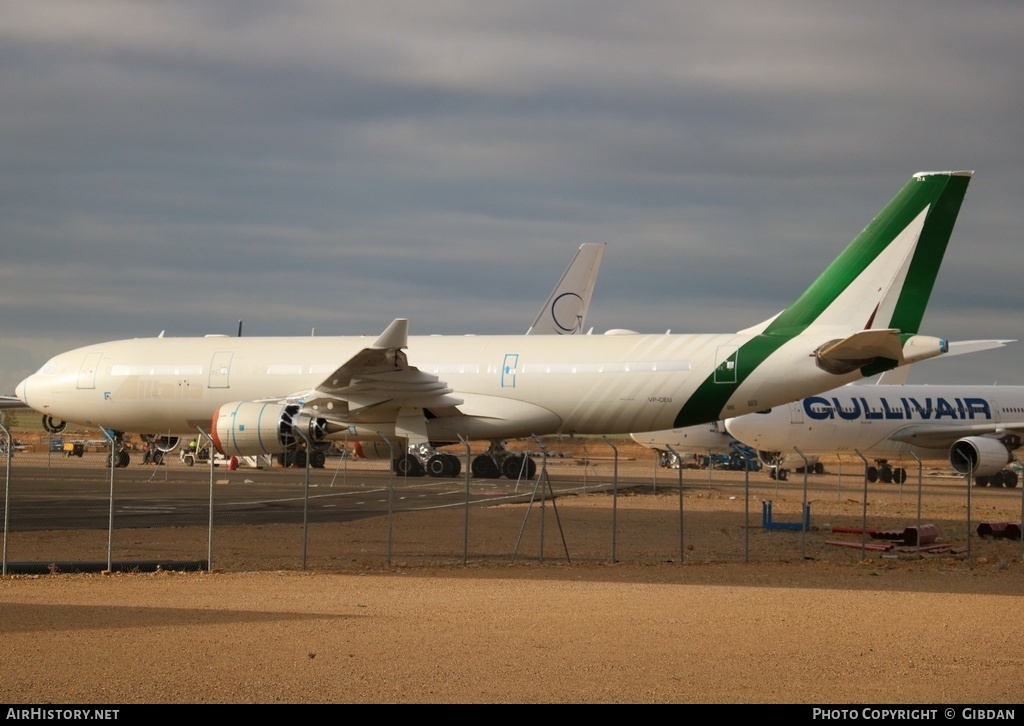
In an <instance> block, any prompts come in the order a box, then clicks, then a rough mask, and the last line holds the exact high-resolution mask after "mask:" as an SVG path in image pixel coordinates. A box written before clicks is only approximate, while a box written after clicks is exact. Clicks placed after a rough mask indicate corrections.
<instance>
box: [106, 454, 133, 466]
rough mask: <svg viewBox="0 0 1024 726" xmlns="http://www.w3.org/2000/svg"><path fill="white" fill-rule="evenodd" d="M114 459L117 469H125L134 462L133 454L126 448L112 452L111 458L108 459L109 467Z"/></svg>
mask: <svg viewBox="0 0 1024 726" xmlns="http://www.w3.org/2000/svg"><path fill="white" fill-rule="evenodd" d="M111 460H113V462H114V468H115V469H123V468H125V467H126V466H128V465H129V464H130V463H131V462H132V457H131V454H129V453H128V452H127V451H125V450H124V449H122V450H120V451H115V452H114V453H113V454H111V456H110V458H109V459H107V468H108V469H109V468H110V462H111Z"/></svg>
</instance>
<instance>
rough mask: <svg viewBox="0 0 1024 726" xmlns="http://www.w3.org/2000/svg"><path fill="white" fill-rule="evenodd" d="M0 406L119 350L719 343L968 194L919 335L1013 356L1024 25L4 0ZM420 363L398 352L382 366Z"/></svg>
mask: <svg viewBox="0 0 1024 726" xmlns="http://www.w3.org/2000/svg"><path fill="white" fill-rule="evenodd" d="M3 9H4V12H3V14H2V16H0V140H2V143H0V254H2V265H0V393H8V394H9V393H13V391H14V388H15V386H16V384H17V382H18V381H20V380H21V379H22V378H24V377H25V376H27V375H29V374H30V373H32V372H34V371H35V370H37V369H38V368H39V367H40V366H41V365H42V364H43V363H44V362H45V361H46V360H47V359H48V358H49V357H51V356H52V355H55V354H57V353H60V352H63V351H65V350H68V349H71V348H74V347H78V346H81V345H86V344H91V343H97V342H102V341H106V340H117V339H123V338H137V337H149V336H156V335H158V334H160V332H161V331H166V335H168V336H188V335H204V334H208V333H223V334H232V335H233V334H236V333H237V329H238V325H239V321H240V320H241V321H243V331H244V333H243V334H245V335H297V336H305V335H310V334H311V333H314V332H315V334H316V335H356V334H367V335H376V334H378V333H380V332H381V331H383V330H384V328H385V327H387V325H388V323H390V322H391V320H393V319H394V318H396V317H407V318H409V319H410V333H411V334H412V335H419V334H462V333H475V334H491V333H493V334H519V333H523V332H525V331H526V329H527V327H529V325H530V323H532V321H533V319H534V317H535V316H536V314H537V311H538V309H539V307H540V305H541V303H542V302H543V301H544V299H545V298H546V297H547V296H548V294H549V293H550V291H551V289H552V288H553V287H554V285H555V283H556V282H557V281H558V278H559V277H560V276H561V274H562V272H563V271H564V269H565V267H566V265H568V263H569V260H570V259H571V258H572V256H573V255H574V254H575V252H576V250H577V249H578V247H579V245H580V244H582V243H584V242H600V243H604V244H606V245H607V248H606V251H605V254H604V259H603V264H602V268H601V272H600V275H599V277H598V281H597V287H596V291H595V293H594V299H593V302H592V304H591V308H590V315H589V319H588V327H589V326H592V327H593V328H594V332H595V333H600V332H602V331H604V330H607V329H610V328H629V329H633V330H638V331H641V332H664V331H666V330H671V331H672V332H676V333H690V332H692V333H701V332H712V333H719V332H733V331H737V330H740V329H742V328H746V327H748V326H751V325H754V324H756V323H758V322H760V321H762V320H764V319H766V318H767V317H769V316H770V315H773V314H774V313H776V312H778V311H779V310H781V309H783V308H784V307H785V306H786V305H788V304H789V303H790V302H792V301H793V300H795V299H796V298H797V297H798V296H799V295H800V293H802V292H803V291H804V290H805V289H806V288H807V287H808V286H809V285H810V284H811V282H812V281H813V280H814V279H815V277H817V275H818V274H820V273H821V271H823V270H824V269H825V267H826V266H827V265H828V264H829V263H830V262H831V261H832V260H833V259H834V258H835V257H836V256H837V255H838V254H839V253H840V252H841V251H842V249H843V248H844V247H845V246H846V245H847V244H848V243H849V242H850V241H851V240H852V239H853V238H854V237H855V236H856V235H857V233H858V232H859V231H860V230H861V229H862V228H863V227H864V226H865V225H866V224H867V223H868V222H869V221H870V220H871V218H872V217H873V216H874V215H875V214H876V213H877V212H878V211H880V210H881V208H882V207H883V206H884V205H885V203H886V202H888V200H889V199H890V198H891V197H892V196H893V195H895V194H896V192H897V191H899V189H900V188H901V187H902V186H903V185H904V184H905V183H906V182H907V181H908V180H909V179H910V177H911V176H912V175H913V174H914V173H915V172H918V171H931V170H973V171H974V172H975V174H974V178H973V179H972V181H971V184H970V186H969V188H968V192H967V197H966V199H965V201H964V204H963V206H962V208H961V212H960V217H959V220H958V222H957V226H956V228H955V229H954V231H953V237H952V239H951V241H950V245H949V249H948V250H947V253H946V255H945V258H944V260H943V263H942V268H941V271H940V275H939V279H938V282H937V284H936V287H935V290H934V292H933V294H932V297H931V300H930V301H929V304H928V308H927V311H926V313H925V316H924V320H923V323H922V329H921V331H920V332H921V333H923V334H927V335H935V336H939V337H943V338H947V339H949V340H973V339H979V338H996V339H1013V340H1019V341H1020V342H1018V343H1012V344H1009V345H1007V346H1006V347H1005V348H1002V349H999V350H995V351H989V352H985V353H977V354H973V355H967V356H959V357H955V358H949V359H946V360H937V361H930V362H927V363H921V364H918V365H917V366H915V368H914V369H913V370H912V371H911V375H910V380H911V382H914V383H957V382H960V383H981V384H988V383H1001V384H1018V385H1024V368H1022V366H1021V365H1019V363H1018V361H1019V360H1020V357H1021V355H1022V354H1024V317H1022V315H1021V310H1022V308H1024V276H1022V275H1021V273H1022V271H1024V258H1022V255H1021V252H1020V249H1021V245H1020V241H1021V235H1022V230H1024V225H1022V219H1024V216H1022V215H1024V204H1022V202H1024V199H1022V192H1024V150H1022V141H1024V73H1022V69H1024V3H1007V2H1003V1H1002V0H999V1H987V0H981V1H979V2H973V3H959V2H945V1H943V0H904V1H902V2H899V3H892V2H890V1H889V0H885V1H878V0H866V1H864V2H857V3H838V2H820V1H818V0H815V1H813V2H810V1H807V2H804V1H800V0H749V1H741V2H729V1H728V0H714V1H713V2H700V1H698V2H687V3H675V2H649V1H646V0H639V1H634V2H630V3H617V2H604V1H591V2H578V1H576V0H564V1H556V2H551V0H544V1H543V2H539V1H538V2H534V1H532V0H525V1H522V2H515V3H508V2H486V1H482V0H469V1H466V2H462V1H461V0H455V1H447V0H435V2H431V3H424V2H414V1H412V0H408V1H405V0H376V1H375V2H372V3H367V2H344V1H341V2H339V1H337V0H322V1H320V0H293V1H291V2H288V3H279V2H267V1H265V0H223V1H222V2H209V1H208V0H196V1H195V2H188V1H176V0H166V1H164V2H158V3H155V2H120V1H116V0H106V1H102V2H101V1H94V0H70V1H66V2H63V1H61V0H47V2H39V1H38V0H4V2H3ZM408 354H409V358H410V361H411V362H412V363H413V364H415V350H413V349H410V350H409V351H408Z"/></svg>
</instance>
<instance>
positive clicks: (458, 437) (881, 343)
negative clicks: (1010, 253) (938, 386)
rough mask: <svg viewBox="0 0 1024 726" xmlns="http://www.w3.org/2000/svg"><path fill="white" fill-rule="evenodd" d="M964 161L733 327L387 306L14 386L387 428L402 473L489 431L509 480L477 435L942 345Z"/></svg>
mask: <svg viewBox="0 0 1024 726" xmlns="http://www.w3.org/2000/svg"><path fill="white" fill-rule="evenodd" d="M972 174H973V172H969V171H953V172H922V173H918V174H915V175H914V176H913V177H912V178H911V179H910V181H909V182H908V183H907V184H906V185H905V186H904V187H903V189H902V190H901V191H900V192H899V193H898V194H897V195H896V196H895V197H894V198H893V199H892V200H891V201H890V202H889V203H888V204H887V205H886V206H885V208H884V209H883V210H882V211H881V212H880V213H879V214H878V215H877V216H876V217H875V218H874V219H873V220H872V221H871V222H870V223H869V224H868V225H867V227H865V228H864V230H863V231H862V232H861V233H860V234H858V235H857V237H856V238H855V239H854V240H853V242H851V243H850V245H849V246H848V247H847V248H846V249H845V250H844V251H843V252H842V253H841V254H840V255H839V257H838V258H836V259H835V261H833V263H832V264H831V265H829V267H828V268H827V269H826V270H825V271H824V272H823V273H822V274H821V276H820V277H819V278H818V279H817V280H815V282H814V283H812V284H811V286H810V287H809V288H808V289H807V290H806V291H805V292H804V293H803V294H802V295H801V296H800V297H799V298H798V299H797V300H796V301H795V302H794V303H793V304H792V305H790V306H789V307H788V308H786V309H785V310H783V311H782V312H780V313H778V314H777V315H775V316H773V317H771V318H769V319H768V320H765V321H764V322H762V323H760V324H758V325H755V326H754V327H751V328H747V329H746V330H742V331H739V332H737V333H725V334H689V335H688V334H667V333H666V334H656V335H652V334H637V333H630V334H619V335H596V336H595V335H571V336H569V335H567V336H551V335H548V336H533V335H523V336H414V337H411V338H410V337H409V334H408V331H409V321H408V320H407V319H405V318H398V319H396V320H394V321H393V322H392V323H391V324H390V325H388V326H387V328H386V329H385V330H384V332H383V333H381V335H380V336H378V337H377V338H376V339H373V338H368V337H328V336H324V337H274V338H267V337H249V338H243V337H203V338H166V337H158V338H148V339H134V340H122V341H114V342H109V343H100V344H96V345H90V346H86V347H84V348H79V349H76V350H73V351H70V352H67V353H63V354H60V355H57V356H55V357H54V358H52V359H50V360H49V361H48V362H47V363H46V364H45V365H43V367H42V368H41V369H40V370H39V371H38V372H37V373H35V374H33V375H32V376H29V377H28V378H26V379H25V380H24V381H22V382H21V383H20V384H19V385H18V387H17V391H16V393H17V396H18V398H19V399H21V400H22V401H23V402H24V403H25V404H26V405H27V406H28V407H30V408H32V409H35V410H36V411H39V412H41V413H43V414H44V416H45V417H46V418H47V419H48V420H49V422H50V425H51V426H55V425H59V423H58V422H59V421H75V422H78V423H82V424H87V425H94V426H101V427H103V428H105V429H107V430H109V431H112V432H115V434H116V432H124V431H140V432H142V431H146V432H159V433H163V432H168V433H172V434H177V435H194V434H195V432H196V431H197V430H198V431H204V432H208V433H209V435H210V436H211V438H212V439H213V441H214V445H215V446H216V447H217V449H218V450H219V451H220V452H221V453H223V454H225V455H236V456H251V455H259V454H278V453H281V452H286V451H290V450H294V449H296V448H298V447H302V446H306V447H309V446H311V445H314V444H316V443H319V442H325V441H331V440H337V439H343V438H349V439H357V438H363V439H366V438H372V437H377V438H385V439H387V440H388V441H392V442H395V443H396V449H397V450H398V451H400V452H401V454H400V455H396V456H395V458H394V467H395V470H396V471H397V472H398V473H402V474H407V475H420V474H423V473H424V472H425V473H429V474H431V475H433V476H451V475H453V473H454V472H457V471H458V463H457V462H458V457H456V456H455V455H454V454H449V453H445V452H441V451H438V450H437V447H439V446H443V445H447V444H454V443H458V442H460V441H468V440H488V441H491V442H492V446H491V447H490V448H489V449H488V451H487V452H485V453H483V454H479V455H478V456H476V457H475V458H474V460H473V462H472V473H473V474H474V475H475V476H477V477H495V476H500V475H501V474H502V473H504V474H505V475H506V476H508V475H509V474H513V475H515V474H517V473H518V472H519V471H520V469H521V466H522V461H521V460H520V457H518V456H516V455H512V454H509V453H508V452H506V451H504V449H503V447H500V446H495V445H494V444H493V442H498V441H501V440H504V439H509V438H519V437H528V436H544V435H550V434H558V433H562V434H605V435H610V434H620V433H621V434H628V433H630V432H634V431H654V430H660V429H667V428H673V427H679V426H688V425H692V424H697V423H702V422H707V421H714V420H716V419H724V418H730V417H733V416H738V415H742V414H744V413H750V412H753V411H759V410H763V409H765V408H769V407H772V406H778V405H782V404H784V403H787V402H789V401H793V400H797V399H800V398H804V397H806V396H810V395H814V394H817V393H820V392H822V391H827V390H830V389H832V388H835V387H836V386H839V385H843V384H845V383H849V382H852V381H855V380H858V379H861V378H863V377H866V376H872V375H875V374H877V373H879V372H881V371H884V370H888V369H891V368H895V367H898V366H903V365H908V364H910V363H914V362H917V361H921V360H926V359H929V358H933V357H935V356H938V355H941V354H942V353H944V352H945V351H946V350H947V345H946V342H945V341H944V340H942V339H940V338H935V337H930V336H923V335H919V334H918V328H919V325H920V322H921V318H922V316H923V314H924V310H925V306H926V303H927V301H928V298H929V297H930V295H931V291H932V288H933V286H934V283H935V278H936V275H937V274H938V270H939V266H940V263H941V260H942V258H943V255H944V254H945V250H946V246H947V244H948V242H949V238H950V235H951V233H952V230H953V226H954V224H955V221H956V218H957V215H958V214H959V210H960V206H961V203H962V201H963V197H964V194H965V191H966V189H967V185H968V183H969V182H970V179H971V176H972ZM510 462H511V463H510Z"/></svg>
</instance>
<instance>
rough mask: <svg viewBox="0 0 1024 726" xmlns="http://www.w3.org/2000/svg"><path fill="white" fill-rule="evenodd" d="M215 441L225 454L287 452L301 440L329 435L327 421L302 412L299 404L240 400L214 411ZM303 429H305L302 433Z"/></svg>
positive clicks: (317, 439)
mask: <svg viewBox="0 0 1024 726" xmlns="http://www.w3.org/2000/svg"><path fill="white" fill-rule="evenodd" d="M212 432H213V433H212V438H213V445H214V446H215V447H216V448H217V451H219V452H220V453H222V454H224V455H225V456H258V455H260V454H283V453H284V452H286V451H288V450H290V449H294V448H295V447H296V446H298V445H299V443H301V441H300V439H301V438H302V436H301V433H304V434H305V435H306V437H308V438H309V440H310V441H312V442H317V441H322V440H323V439H324V437H325V436H326V435H327V422H326V421H325V420H324V419H322V418H314V417H312V416H309V415H308V414H305V413H302V412H301V409H300V407H299V406H298V405H295V404H291V405H287V406H286V405H282V404H279V403H260V402H258V401H236V402H235V403H228V404H225V405H224V406H221V407H220V408H219V409H217V412H216V413H215V414H214V415H213V427H212ZM300 432H301V433H300Z"/></svg>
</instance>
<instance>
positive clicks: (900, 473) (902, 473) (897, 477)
mask: <svg viewBox="0 0 1024 726" xmlns="http://www.w3.org/2000/svg"><path fill="white" fill-rule="evenodd" d="M892 480H893V481H894V482H896V483H897V484H902V483H903V482H905V481H906V480H907V470H906V469H904V468H903V467H902V466H898V467H896V468H895V469H893V470H892Z"/></svg>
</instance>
